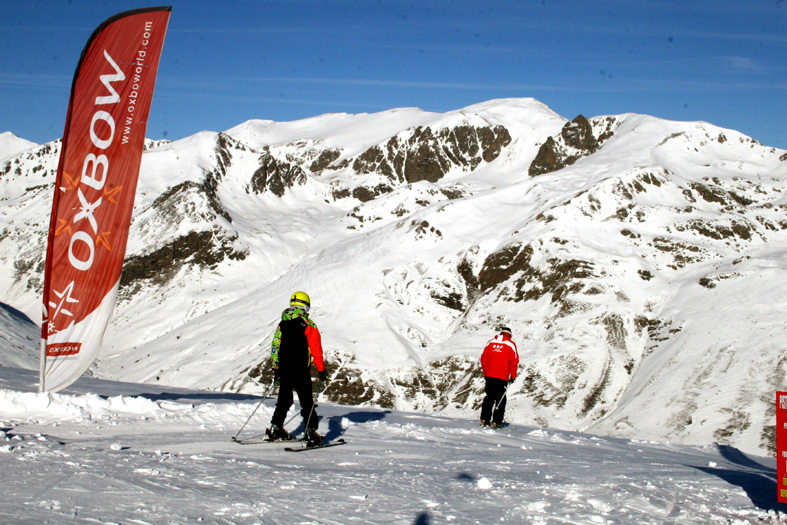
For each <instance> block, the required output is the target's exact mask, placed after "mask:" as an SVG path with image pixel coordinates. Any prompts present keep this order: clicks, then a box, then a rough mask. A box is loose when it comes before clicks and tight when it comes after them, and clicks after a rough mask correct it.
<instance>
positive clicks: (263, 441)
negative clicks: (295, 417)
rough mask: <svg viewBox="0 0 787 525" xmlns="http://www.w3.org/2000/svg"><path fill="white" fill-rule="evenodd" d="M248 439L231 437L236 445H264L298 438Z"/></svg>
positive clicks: (292, 440)
mask: <svg viewBox="0 0 787 525" xmlns="http://www.w3.org/2000/svg"><path fill="white" fill-rule="evenodd" d="M250 439H255V438H250ZM250 439H238V438H234V437H233V438H232V441H234V442H235V443H237V444H238V445H264V444H266V443H297V442H298V441H300V439H256V440H255V441H251V440H250Z"/></svg>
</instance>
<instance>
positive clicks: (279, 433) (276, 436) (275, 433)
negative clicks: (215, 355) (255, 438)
mask: <svg viewBox="0 0 787 525" xmlns="http://www.w3.org/2000/svg"><path fill="white" fill-rule="evenodd" d="M265 437H266V438H267V439H268V441H289V440H291V439H292V436H291V435H290V434H289V433H288V432H287V431H286V430H284V429H283V428H282V427H280V426H279V425H271V428H266V429H265Z"/></svg>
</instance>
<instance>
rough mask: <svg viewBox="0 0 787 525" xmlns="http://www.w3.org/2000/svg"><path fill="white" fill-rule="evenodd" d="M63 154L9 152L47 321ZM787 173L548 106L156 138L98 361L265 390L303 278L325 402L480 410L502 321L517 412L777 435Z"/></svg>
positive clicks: (10, 267) (534, 419)
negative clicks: (276, 342) (485, 359)
mask: <svg viewBox="0 0 787 525" xmlns="http://www.w3.org/2000/svg"><path fill="white" fill-rule="evenodd" d="M43 148H49V149H48V150H47V151H46V152H44V149H43ZM57 149H58V148H57V143H51V144H49V145H45V146H43V147H41V148H39V149H38V150H28V151H27V152H23V153H20V154H18V155H15V156H11V157H10V158H8V159H6V160H5V161H4V162H2V163H0V195H2V199H3V200H2V205H3V212H4V213H3V214H2V215H0V224H2V232H3V233H2V235H0V245H2V253H3V254H5V255H3V256H2V265H0V272H1V273H0V282H1V283H2V285H4V286H3V287H4V288H5V289H7V290H8V292H7V294H6V295H5V296H3V298H2V300H3V302H5V303H7V304H9V305H11V306H13V307H14V308H16V309H18V310H20V311H22V312H25V313H26V314H27V315H28V316H30V317H31V318H33V319H36V315H37V313H38V311H39V306H38V305H39V300H40V299H39V297H40V286H41V280H42V278H43V275H42V274H41V271H42V269H41V268H42V264H41V262H42V258H43V251H44V244H45V237H46V228H47V227H48V214H49V206H50V203H51V195H52V191H53V187H52V185H53V181H54V173H55V172H54V169H55V168H56V163H57ZM786 192H787V152H785V151H783V150H778V149H775V148H768V147H765V146H763V145H761V144H759V143H757V142H756V141H754V140H752V139H750V138H748V137H746V136H744V135H742V134H740V133H738V132H735V131H733V130H726V129H722V128H718V127H716V126H713V125H712V124H708V123H703V122H672V121H666V120H662V119H657V118H654V117H650V116H647V115H637V114H625V115H613V116H596V117H592V116H591V117H585V116H582V115H580V116H577V117H576V118H574V119H572V120H568V119H566V118H563V117H561V116H559V115H557V114H555V113H554V112H552V111H551V110H549V108H547V107H546V106H544V105H543V104H541V103H540V102H538V101H535V100H533V99H500V100H494V101H489V102H485V103H481V104H476V105H473V106H469V107H467V108H462V109H460V110H455V111H451V112H447V113H430V112H425V111H422V110H419V109H417V108H404V109H398V110H389V111H384V112H380V113H374V114H358V115H349V114H327V115H320V116H317V117H313V118H310V119H303V120H299V121H294V122H284V123H277V122H270V121H248V122H245V123H243V124H240V125H238V126H236V127H234V128H232V129H230V130H227V131H226V132H220V133H216V132H202V133H199V134H197V135H194V136H192V137H188V138H185V139H182V140H178V141H173V142H161V143H156V144H150V145H149V147H148V149H147V150H146V152H145V154H144V155H143V161H142V168H141V176H140V182H139V186H138V195H137V201H136V206H135V210H134V217H133V222H132V228H131V233H130V238H129V246H128V253H127V256H126V264H125V269H124V274H123V281H122V286H121V290H120V299H119V303H118V305H117V308H116V314H115V317H114V319H113V322H112V324H111V326H110V329H109V331H108V333H107V337H106V342H105V348H104V350H103V351H102V354H101V356H100V357H99V360H98V361H97V363H96V364H95V366H94V367H93V370H92V373H93V374H95V375H97V376H99V377H104V378H113V379H121V378H122V379H125V380H132V381H137V382H149V383H158V384H168V385H177V386H184V387H200V388H212V389H223V390H233V391H238V392H247V393H259V392H260V391H261V389H262V388H264V385H266V384H268V383H269V381H270V378H271V370H270V366H269V363H268V355H269V345H270V339H271V337H272V333H273V331H274V330H275V326H276V322H277V320H278V319H279V315H280V312H281V310H282V309H283V308H284V307H285V306H286V305H287V299H288V298H289V296H290V295H291V294H292V292H293V291H294V290H306V291H307V292H308V293H309V294H310V295H311V297H312V298H313V308H312V317H313V319H314V320H315V321H316V322H317V324H318V326H319V327H320V330H321V331H322V332H323V340H324V343H325V348H326V354H327V362H328V369H329V372H330V374H331V377H332V378H333V380H334V382H333V385H335V386H333V387H332V388H331V389H330V390H328V391H326V394H325V395H326V396H327V397H328V398H329V399H331V400H333V401H337V402H342V403H349V404H355V405H362V404H369V405H375V406H378V407H388V408H399V409H408V410H420V411H424V412H434V413H441V414H447V415H460V416H463V417H468V416H471V415H473V414H474V413H475V412H476V411H477V409H478V406H479V402H480V398H481V396H482V392H483V386H482V385H483V378H482V373H481V370H480V366H479V363H478V357H479V355H480V352H481V350H482V348H483V345H484V343H485V342H486V340H487V339H488V338H489V337H491V335H493V332H494V330H495V329H496V327H497V326H499V325H500V324H506V325H507V326H510V327H511V328H512V329H513V330H514V339H515V340H516V341H517V344H518V345H519V350H520V356H521V367H520V374H519V377H518V378H517V380H516V382H515V383H514V385H513V386H512V387H511V389H510V392H509V407H510V408H509V416H508V417H509V420H510V421H514V422H517V423H521V424H536V425H541V426H550V427H557V428H562V429H569V430H588V429H590V430H593V431H596V432H601V433H608V434H612V435H619V436H624V437H631V438H633V437H636V438H638V439H660V440H669V441H673V442H683V443H694V444H707V443H711V442H714V441H715V442H718V443H722V444H729V445H734V446H737V447H739V448H742V449H743V450H747V451H755V452H768V451H772V449H773V423H772V421H771V419H770V418H771V415H772V407H771V405H770V403H771V399H772V395H771V393H772V391H773V390H775V389H778V388H787V385H785V384H784V379H783V378H784V377H785V374H784V373H783V372H787V370H782V369H780V368H779V366H781V365H779V364H778V363H781V362H782V360H781V353H782V351H781V349H780V348H779V347H778V344H777V343H776V342H777V341H779V340H781V339H782V338H783V335H784V323H783V312H784V311H785V307H786V306H787V305H786V304H785V299H784V297H787V293H785V292H787V289H785V287H786V286H787V284H785V283H787V279H785V271H787V262H785V260H787V259H785V257H784V255H785V253H784V248H783V247H784V246H787V243H785V241H787V239H786V238H785V236H786V235H787V234H785V231H787V221H785V219H784V217H785V211H787V200H786V199H785V193H786ZM31 352H34V353H33V355H36V354H35V352H37V348H36V349H34V350H31ZM774 363H776V365H774ZM774 366H776V368H774ZM754 377H757V378H761V380H758V381H753V380H752V378H754Z"/></svg>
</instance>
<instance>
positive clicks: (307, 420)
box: [303, 379, 322, 431]
mask: <svg viewBox="0 0 787 525" xmlns="http://www.w3.org/2000/svg"><path fill="white" fill-rule="evenodd" d="M320 390H322V379H320V382H319V383H317V397H320ZM316 404H317V401H315V400H314V399H312V409H311V410H309V417H307V418H306V422H305V423H304V424H303V426H304V427H305V428H304V431H307V430H309V421H311V419H312V414H314V406H315V405H316Z"/></svg>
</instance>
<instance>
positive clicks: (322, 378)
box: [317, 370, 328, 383]
mask: <svg viewBox="0 0 787 525" xmlns="http://www.w3.org/2000/svg"><path fill="white" fill-rule="evenodd" d="M317 377H319V378H320V381H321V382H323V383H327V382H328V372H326V371H325V370H323V371H322V372H319V373H318V374H317Z"/></svg>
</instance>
